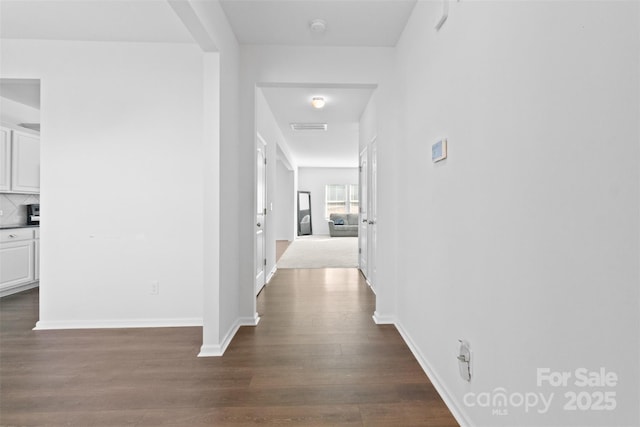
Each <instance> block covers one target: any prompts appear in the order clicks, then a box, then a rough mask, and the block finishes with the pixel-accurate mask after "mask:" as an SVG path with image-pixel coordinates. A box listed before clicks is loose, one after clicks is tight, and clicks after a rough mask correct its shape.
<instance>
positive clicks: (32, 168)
mask: <svg viewBox="0 0 640 427" xmlns="http://www.w3.org/2000/svg"><path fill="white" fill-rule="evenodd" d="M0 135H1V139H0V144H2V145H0V150H1V151H0V156H1V158H0V165H2V171H1V173H0V175H1V176H0V191H5V192H13V193H40V138H39V137H38V136H37V135H33V134H30V133H26V132H20V131H16V130H10V129H7V128H1V134H0ZM9 176H10V178H9Z"/></svg>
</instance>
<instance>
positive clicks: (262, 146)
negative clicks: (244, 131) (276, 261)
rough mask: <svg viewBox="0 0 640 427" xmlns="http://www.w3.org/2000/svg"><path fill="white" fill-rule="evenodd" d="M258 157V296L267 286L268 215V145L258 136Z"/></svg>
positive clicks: (256, 266) (256, 271) (256, 268)
mask: <svg viewBox="0 0 640 427" xmlns="http://www.w3.org/2000/svg"><path fill="white" fill-rule="evenodd" d="M256 145H257V151H258V153H257V156H256V159H257V160H256V218H255V219H256V221H255V223H256V228H255V230H256V259H255V273H256V286H255V291H256V295H258V293H260V291H261V290H262V288H263V287H264V284H265V277H266V274H265V271H264V270H265V267H266V264H267V258H266V240H265V220H266V218H265V216H266V214H267V202H266V195H267V155H266V148H267V147H266V143H265V142H264V140H263V139H262V138H261V137H260V135H258V139H257V144H256Z"/></svg>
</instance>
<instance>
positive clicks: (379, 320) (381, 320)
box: [372, 311, 396, 325]
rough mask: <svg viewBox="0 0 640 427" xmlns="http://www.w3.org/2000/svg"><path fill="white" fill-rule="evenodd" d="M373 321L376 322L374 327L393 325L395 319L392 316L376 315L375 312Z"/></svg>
mask: <svg viewBox="0 0 640 427" xmlns="http://www.w3.org/2000/svg"><path fill="white" fill-rule="evenodd" d="M372 317H373V321H374V322H376V325H395V324H396V318H395V317H394V316H384V315H381V314H380V313H378V312H377V311H374V312H373V316H372Z"/></svg>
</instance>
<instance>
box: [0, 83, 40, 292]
mask: <svg viewBox="0 0 640 427" xmlns="http://www.w3.org/2000/svg"><path fill="white" fill-rule="evenodd" d="M40 87H41V82H40V80H39V79H11V78H2V79H0V94H1V95H0V121H1V127H0V229H2V230H1V231H2V232H3V239H2V242H0V297H4V296H7V295H12V294H15V293H18V292H23V291H27V290H30V289H34V288H38V287H39V283H40V229H39V224H40ZM30 292H32V293H33V294H34V298H36V299H37V298H38V296H39V293H38V291H37V290H34V291H30Z"/></svg>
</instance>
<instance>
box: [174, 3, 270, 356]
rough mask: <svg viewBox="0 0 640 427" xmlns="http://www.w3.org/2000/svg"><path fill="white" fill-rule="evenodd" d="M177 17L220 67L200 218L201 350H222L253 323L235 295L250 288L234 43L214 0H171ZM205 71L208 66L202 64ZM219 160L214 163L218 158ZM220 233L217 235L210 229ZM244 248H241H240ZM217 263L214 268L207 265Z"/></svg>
mask: <svg viewBox="0 0 640 427" xmlns="http://www.w3.org/2000/svg"><path fill="white" fill-rule="evenodd" d="M171 4H172V7H174V10H177V11H178V13H179V14H180V16H181V19H182V20H183V22H185V24H186V25H187V26H188V27H189V28H190V29H191V32H192V34H193V35H194V38H195V39H197V40H199V43H200V45H201V47H202V49H203V50H205V51H211V50H212V49H213V50H214V51H215V52H217V53H218V55H219V56H218V62H217V69H218V70H219V77H217V76H215V77H217V79H218V85H217V86H218V89H219V104H218V106H217V107H218V111H217V113H218V114H212V115H211V116H210V117H205V122H206V121H207V120H211V121H213V122H217V124H218V129H217V130H218V132H219V134H218V137H219V146H218V147H217V152H216V153H215V154H217V155H218V157H217V158H216V159H212V160H211V161H208V162H207V161H206V159H205V174H206V173H207V172H208V173H216V172H217V179H218V180H219V181H217V182H215V181H214V178H212V179H211V180H210V181H209V182H208V183H207V184H205V190H206V192H205V196H204V197H205V204H206V205H205V206H208V207H209V212H210V213H211V216H210V217H206V218H205V221H206V222H205V225H206V226H207V227H208V231H209V233H208V234H207V236H206V237H205V244H207V247H205V272H206V273H207V275H206V276H205V293H204V305H205V307H204V329H203V344H202V349H201V352H200V355H201V356H215V355H221V354H222V353H223V352H224V350H225V349H226V346H227V345H228V344H229V342H230V340H231V339H232V338H233V335H234V334H235V332H236V331H237V328H238V327H239V326H241V325H254V324H256V322H257V319H256V317H257V315H256V313H255V311H254V312H252V313H248V312H247V313H245V316H242V314H241V313H240V312H239V305H238V299H239V297H240V295H245V294H246V292H247V290H249V291H250V290H252V289H253V282H251V283H244V284H243V285H245V286H248V289H244V291H245V293H244V294H243V293H242V289H241V286H240V285H239V281H240V279H239V275H240V268H239V264H240V262H239V260H240V258H241V253H242V252H241V248H240V245H239V243H238V235H239V234H240V229H241V227H243V226H246V225H247V224H241V222H240V221H239V216H238V212H239V200H240V180H241V177H242V176H243V175H244V174H245V173H246V171H244V170H241V169H240V167H239V148H238V145H239V144H238V138H239V137H238V129H239V123H240V122H239V114H238V84H239V56H238V55H239V47H238V42H237V40H236V38H235V35H234V34H233V32H232V30H231V27H230V25H229V22H228V21H227V18H226V15H225V13H224V11H223V10H222V7H221V6H220V3H219V2H217V1H206V2H202V1H188V2H181V1H172V2H171ZM205 72H207V71H206V70H205ZM217 161H219V163H217ZM216 234H217V235H219V239H216V238H215V235H216ZM243 249H244V248H243ZM216 263H218V267H219V268H218V275H217V277H214V275H215V274H216V271H215V269H213V268H209V269H207V266H208V265H210V264H213V265H215V264H216Z"/></svg>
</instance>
